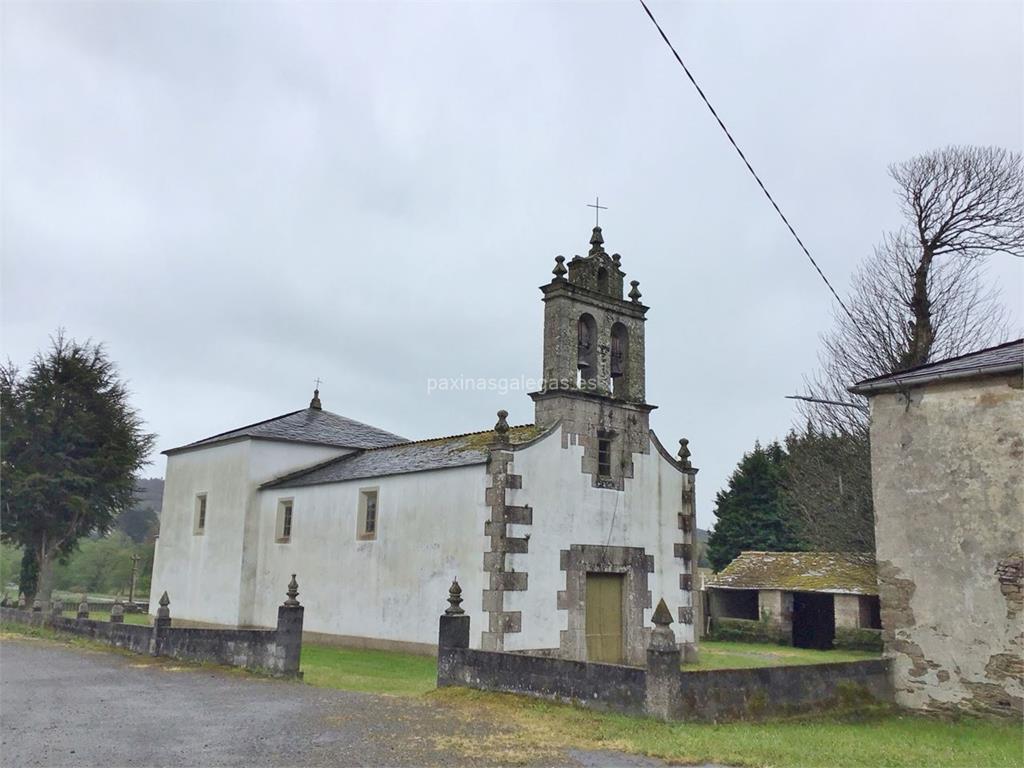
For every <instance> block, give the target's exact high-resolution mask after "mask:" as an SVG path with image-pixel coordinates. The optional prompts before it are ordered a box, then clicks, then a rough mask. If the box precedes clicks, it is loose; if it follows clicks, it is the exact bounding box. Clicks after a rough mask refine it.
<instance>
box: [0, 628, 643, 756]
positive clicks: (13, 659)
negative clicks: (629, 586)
mask: <svg viewBox="0 0 1024 768" xmlns="http://www.w3.org/2000/svg"><path fill="white" fill-rule="evenodd" d="M496 731H500V726H497V725H495V724H493V723H488V722H465V718H464V717H463V718H460V717H454V716H453V712H452V711H451V710H449V709H448V708H446V707H444V706H438V705H437V704H436V703H430V702H429V701H423V700H419V699H399V698H389V697H384V696H374V695H370V694H361V693H351V692H346V691H334V690H326V689H323V688H314V687H312V686H309V685H302V684H298V683H288V682H282V681H275V680H266V679H262V678H256V677H252V676H247V675H243V674H233V673H231V672H224V671H219V670H209V669H204V668H196V667H175V666H173V665H172V664H169V663H167V662H165V661H163V660H161V661H160V662H153V661H151V660H148V659H145V658H142V657H132V656H122V655H120V654H115V653H106V652H102V651H88V650H83V649H80V648H69V647H65V646H60V645H56V644H51V643H46V642H40V641H33V640H20V639H17V640H5V641H4V642H3V643H2V644H0V738H2V746H0V764H2V765H3V766H5V767H6V766H47V767H49V766H93V765H95V766H104V767H105V768H106V767H109V766H157V765H159V766H233V765H238V766H296V765H302V766H327V765H330V766H426V765H437V766H463V765H465V766H470V765H472V766H476V765H481V764H486V758H483V759H482V758H481V755H479V754H475V755H474V754H469V753H466V752H465V751H464V750H456V749H445V748H444V747H443V746H440V745H439V744H438V743H437V739H438V737H439V736H443V737H455V738H456V739H459V740H462V739H474V738H476V737H480V736H489V735H493V734H494V733H495V732H496ZM509 735H510V737H511V738H513V739H514V738H515V734H514V733H512V732H510V733H509ZM535 759H539V760H540V764H546V765H565V766H576V767H577V768H580V767H590V768H592V767H595V766H605V765H616V766H630V767H631V768H640V767H641V766H644V767H646V766H653V765H660V763H656V762H654V761H650V760H647V759H643V758H636V757H632V756H628V755H621V754H616V753H594V752H578V751H566V752H552V753H548V754H546V755H545V756H544V757H541V758H535ZM516 762H517V763H518V761H516ZM534 764H537V763H536V762H535V763H534Z"/></svg>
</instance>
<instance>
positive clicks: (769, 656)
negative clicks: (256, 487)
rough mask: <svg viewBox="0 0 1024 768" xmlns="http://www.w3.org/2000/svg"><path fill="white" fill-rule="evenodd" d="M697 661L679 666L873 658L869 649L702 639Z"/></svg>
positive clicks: (735, 666) (725, 666)
mask: <svg viewBox="0 0 1024 768" xmlns="http://www.w3.org/2000/svg"><path fill="white" fill-rule="evenodd" d="M698 650H699V652H700V661H699V662H698V663H696V664H686V665H684V666H683V671H684V672H692V671H695V670H703V669H749V668H751V667H781V666H790V665H793V664H829V663H831V662H835V661H861V660H863V659H877V658H878V657H879V654H877V653H873V652H871V651H840V650H833V651H815V650H811V649H808V648H792V647H789V646H785V645H770V644H768V643H734V642H719V641H714V640H704V641H702V642H701V643H700V645H699V646H698Z"/></svg>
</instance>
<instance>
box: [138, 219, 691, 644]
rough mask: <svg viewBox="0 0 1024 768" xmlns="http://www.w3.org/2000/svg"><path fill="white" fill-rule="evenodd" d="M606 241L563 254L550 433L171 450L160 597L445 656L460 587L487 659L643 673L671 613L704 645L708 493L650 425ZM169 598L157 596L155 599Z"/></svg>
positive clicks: (277, 423)
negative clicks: (290, 592) (699, 605)
mask: <svg viewBox="0 0 1024 768" xmlns="http://www.w3.org/2000/svg"><path fill="white" fill-rule="evenodd" d="M624 277H625V273H624V272H623V271H622V267H621V259H620V257H619V255H618V254H613V255H609V254H608V253H607V252H606V251H605V249H604V244H603V238H602V233H601V230H600V228H599V227H595V228H594V231H593V235H592V238H591V247H590V250H589V253H588V254H587V255H585V256H577V257H575V258H573V259H572V260H571V261H570V262H569V263H568V264H566V263H565V260H564V259H563V257H561V256H559V257H558V258H557V259H556V263H555V269H554V270H553V278H552V280H551V281H550V282H548V283H547V284H546V285H544V286H542V287H541V291H542V293H543V301H544V343H543V385H542V386H541V387H540V389H539V390H538V391H536V392H534V393H532V394H531V397H532V398H533V400H534V405H535V421H534V423H533V424H529V425H523V426H509V424H508V423H507V421H506V416H507V414H506V413H505V412H504V411H499V413H498V421H497V423H496V424H495V426H494V428H493V429H491V430H486V431H482V432H477V433H471V434H463V435H455V436H450V437H441V438H436V439H431V440H418V441H410V440H406V439H405V438H402V437H400V436H398V435H394V434H391V433H389V432H385V431H384V430H380V429H377V428H375V427H372V426H369V425H366V424H362V423H360V422H357V421H354V420H351V419H349V418H346V417H344V416H340V415H337V414H334V413H331V412H330V411H327V410H325V409H324V408H323V407H322V405H321V403H320V399H319V393H318V392H317V393H314V398H313V400H312V402H311V403H310V405H309V407H308V408H305V409H302V410H299V411H294V412H292V413H288V414H285V415H283V416H279V417H277V418H274V419H269V420H267V421H263V422H259V423H256V424H252V425H248V426H246V427H242V428H240V429H237V430H234V431H231V432H226V433H223V434H220V435H215V436H213V437H210V438H206V439H204V440H200V441H198V442H195V443H190V444H189V445H185V446H182V447H180V448H175V449H171V450H169V451H166V452H165V453H166V454H167V457H168V459H167V472H166V480H165V486H164V502H163V511H162V514H161V520H160V536H159V539H158V542H157V550H156V558H155V562H154V567H153V578H152V595H153V596H159V595H160V594H161V593H162V592H164V591H165V590H166V591H167V592H168V594H169V595H170V598H171V603H172V609H173V615H174V616H175V618H178V619H182V620H191V621H196V622H203V623H210V624H223V625H232V626H272V625H273V624H274V622H275V620H276V611H277V605H278V603H280V597H281V595H280V594H279V593H280V591H281V584H285V583H287V581H288V579H289V577H290V574H292V573H297V574H299V583H300V585H301V590H302V597H301V599H302V603H303V605H305V606H306V614H305V629H306V631H308V632H310V633H317V634H324V635H330V636H333V637H334V638H337V639H339V640H341V641H343V642H351V643H357V644H362V645H366V646H370V647H385V648H386V647H394V648H407V649H412V650H422V651H428V650H430V649H431V648H432V647H433V646H435V645H436V640H437V639H436V628H437V616H438V614H439V613H440V612H441V610H442V608H443V607H444V596H445V595H446V594H447V591H448V587H449V585H450V584H451V581H452V579H453V578H457V579H458V581H459V583H460V584H461V586H462V595H463V598H464V602H463V608H464V609H465V610H466V611H467V613H468V614H469V615H470V617H471V619H472V626H473V628H474V632H473V636H472V639H471V644H472V645H473V647H478V648H483V649H489V650H506V651H532V652H539V653H545V654H553V655H558V656H560V657H563V658H571V659H580V660H594V661H606V662H612V663H628V664H643V663H644V654H645V649H646V633H647V632H648V631H649V630H648V629H647V628H648V627H650V616H651V613H652V609H653V606H654V605H655V604H656V603H657V602H658V600H659V599H662V598H664V599H665V602H666V603H667V604H668V605H669V607H670V608H671V609H672V612H673V615H674V618H676V623H675V624H674V625H673V630H674V631H675V633H676V639H677V641H678V642H679V644H680V645H681V646H682V647H683V648H684V649H685V650H688V651H689V650H692V649H693V648H694V646H693V643H694V631H693V605H692V597H691V589H692V586H693V574H694V572H695V571H694V555H695V553H694V541H695V530H696V526H695V519H694V478H695V475H696V472H697V470H696V469H694V468H693V467H692V466H691V465H690V461H689V458H688V457H689V451H688V449H687V446H686V441H685V440H684V441H680V445H681V448H680V451H679V456H678V457H676V456H673V455H671V454H670V453H669V451H667V450H666V449H665V447H664V446H663V445H662V443H661V442H660V441H659V440H658V437H657V436H656V435H655V434H654V432H653V431H652V430H651V429H650V423H649V416H650V412H651V411H652V410H653V409H654V406H652V405H649V404H648V403H647V402H646V399H645V365H644V323H645V316H646V313H647V307H646V306H644V305H643V304H642V303H641V302H640V298H641V294H640V292H639V288H638V286H639V284H638V283H637V282H636V281H633V282H632V283H631V290H630V291H629V292H628V294H626V295H624V290H625V289H624ZM150 604H151V605H156V600H155V599H153V600H151V603H150Z"/></svg>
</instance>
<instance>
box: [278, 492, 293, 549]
mask: <svg viewBox="0 0 1024 768" xmlns="http://www.w3.org/2000/svg"><path fill="white" fill-rule="evenodd" d="M294 507H295V504H294V501H293V500H292V499H281V500H280V501H278V502H277V536H276V538H277V541H278V542H279V543H282V544H283V543H285V542H287V541H290V540H291V538H292V511H293V509H294Z"/></svg>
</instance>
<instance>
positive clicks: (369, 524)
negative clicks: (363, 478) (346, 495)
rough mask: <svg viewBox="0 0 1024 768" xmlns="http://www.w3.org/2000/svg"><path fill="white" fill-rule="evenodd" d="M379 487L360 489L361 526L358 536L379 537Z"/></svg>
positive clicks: (365, 537)
mask: <svg viewBox="0 0 1024 768" xmlns="http://www.w3.org/2000/svg"><path fill="white" fill-rule="evenodd" d="M377 523H378V516H377V489H376V488H363V489H362V490H360V491H359V527H358V530H357V532H356V535H357V538H360V539H375V538H377Z"/></svg>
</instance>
